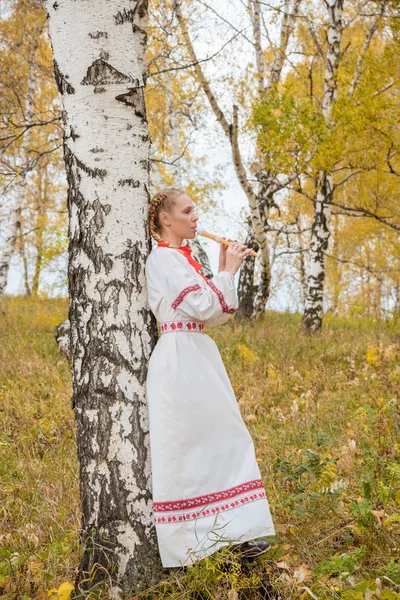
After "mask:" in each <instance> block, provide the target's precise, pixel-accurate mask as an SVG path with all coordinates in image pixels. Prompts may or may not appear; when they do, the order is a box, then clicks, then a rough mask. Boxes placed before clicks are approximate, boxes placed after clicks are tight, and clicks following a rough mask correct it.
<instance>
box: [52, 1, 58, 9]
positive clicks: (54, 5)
mask: <svg viewBox="0 0 400 600" xmlns="http://www.w3.org/2000/svg"><path fill="white" fill-rule="evenodd" d="M58 7H59V4H58V2H54V4H53V8H54V10H57V8H58Z"/></svg>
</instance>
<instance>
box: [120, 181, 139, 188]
mask: <svg viewBox="0 0 400 600" xmlns="http://www.w3.org/2000/svg"><path fill="white" fill-rule="evenodd" d="M118 185H127V186H129V187H132V188H138V187H140V181H135V180H134V179H120V180H119V181H118Z"/></svg>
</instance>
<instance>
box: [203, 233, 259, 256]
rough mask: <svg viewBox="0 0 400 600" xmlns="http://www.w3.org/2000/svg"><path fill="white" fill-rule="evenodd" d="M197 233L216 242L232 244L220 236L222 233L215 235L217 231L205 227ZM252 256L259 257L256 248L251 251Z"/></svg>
mask: <svg viewBox="0 0 400 600" xmlns="http://www.w3.org/2000/svg"><path fill="white" fill-rule="evenodd" d="M197 235H203V236H204V237H206V238H210V240H214V242H218V243H222V244H224V245H225V246H229V245H230V243H231V242H230V241H229V240H227V239H226V238H224V237H222V236H220V235H215V233H210V232H208V231H206V230H205V229H201V230H200V231H198V232H197ZM242 246H243V248H245V247H246V246H245V245H244V244H242ZM250 256H254V257H255V258H257V256H258V255H257V252H255V251H254V250H252V251H251V253H250Z"/></svg>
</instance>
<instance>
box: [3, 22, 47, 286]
mask: <svg viewBox="0 0 400 600" xmlns="http://www.w3.org/2000/svg"><path fill="white" fill-rule="evenodd" d="M38 35H39V32H38ZM36 50H37V47H35V48H34V53H33V57H32V63H31V66H30V67H29V71H28V86H27V94H26V101H25V120H26V123H30V122H31V121H32V118H33V99H34V92H35V77H34V73H33V66H32V65H33V64H34V63H35V57H36ZM28 141H29V134H27V133H25V135H24V136H23V138H22V142H21V147H20V151H19V153H20V156H21V158H20V159H18V162H19V163H20V164H19V165H18V167H17V174H16V186H15V190H14V198H13V202H12V207H11V214H10V223H9V227H8V232H7V238H6V240H5V242H4V244H3V246H2V251H1V254H0V296H3V295H4V293H5V290H6V287H7V279H8V271H9V269H10V262H11V258H12V255H13V253H14V249H15V245H16V243H17V239H18V237H20V241H21V249H22V250H23V243H24V240H23V239H22V231H21V212H22V204H23V202H24V198H25V189H26V175H27V173H28V170H29V169H28V167H25V168H23V165H22V162H21V161H23V160H25V158H26V154H27V149H28ZM21 258H22V260H24V254H23V252H21ZM23 267H24V278H25V282H26V274H25V270H26V269H25V264H24V263H23ZM25 285H26V283H25Z"/></svg>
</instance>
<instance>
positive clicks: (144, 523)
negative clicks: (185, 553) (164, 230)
mask: <svg viewBox="0 0 400 600" xmlns="http://www.w3.org/2000/svg"><path fill="white" fill-rule="evenodd" d="M46 8H47V11H48V15H49V22H50V35H51V40H52V46H53V51H54V57H55V61H54V69H55V77H56V82H57V85H58V89H59V91H60V94H61V95H62V100H63V109H64V113H63V114H64V124H65V138H64V157H65V164H66V170H67V177H68V184H69V191H68V211H69V238H70V242H69V267H68V279H69V291H70V309H69V320H70V325H71V343H70V349H71V360H72V375H73V408H74V412H75V419H76V435H77V445H78V458H79V463H80V493H81V502H82V524H81V539H82V543H83V554H82V558H81V563H80V566H79V573H78V577H77V584H79V586H80V588H83V589H88V588H89V587H90V586H91V585H93V584H94V583H96V582H98V581H101V580H103V579H106V580H108V581H110V595H111V597H112V598H119V597H122V596H123V595H125V594H128V593H132V592H133V591H134V590H137V589H140V588H142V587H143V586H147V585H148V584H150V583H152V582H154V581H156V580H157V579H158V578H159V576H160V573H161V564H160V560H159V555H158V550H157V543H156V537H155V530H154V527H153V524H152V499H151V469H150V455H149V436H148V410H147V404H146V395H145V380H146V374H147V363H148V359H149V357H150V354H151V350H152V348H153V346H154V343H155V341H156V335H157V333H156V322H155V319H154V317H152V315H151V313H150V311H149V309H148V306H147V294H146V287H145V272H144V262H145V259H146V256H147V255H148V253H149V250H150V240H149V238H148V235H147V228H146V220H147V210H148V178H149V135H148V129H147V122H146V114H145V105H144V94H143V87H144V52H145V48H146V30H145V27H146V19H147V2H146V0H143V1H142V0H131V1H130V0H115V1H114V2H109V1H108V0H98V1H97V2H75V1H74V0H57V2H54V1H53V0H47V2H46ZM91 570H92V572H91ZM90 572H91V573H90ZM89 573H90V575H89ZM109 578H111V579H109Z"/></svg>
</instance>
